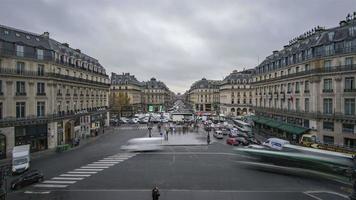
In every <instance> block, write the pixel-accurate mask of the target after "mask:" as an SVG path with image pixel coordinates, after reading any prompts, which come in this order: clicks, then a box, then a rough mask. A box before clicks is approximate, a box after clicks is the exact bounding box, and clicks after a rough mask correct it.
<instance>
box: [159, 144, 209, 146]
mask: <svg viewBox="0 0 356 200" xmlns="http://www.w3.org/2000/svg"><path fill="white" fill-rule="evenodd" d="M161 146H208V144H162V145H161Z"/></svg>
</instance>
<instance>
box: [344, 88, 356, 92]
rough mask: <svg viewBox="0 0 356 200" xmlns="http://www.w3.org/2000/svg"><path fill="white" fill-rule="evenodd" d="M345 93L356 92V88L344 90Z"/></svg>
mask: <svg viewBox="0 0 356 200" xmlns="http://www.w3.org/2000/svg"><path fill="white" fill-rule="evenodd" d="M344 92H356V88H347V89H344Z"/></svg>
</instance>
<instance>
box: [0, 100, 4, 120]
mask: <svg viewBox="0 0 356 200" xmlns="http://www.w3.org/2000/svg"><path fill="white" fill-rule="evenodd" d="M2 118H3V117H2V102H0V119H2Z"/></svg>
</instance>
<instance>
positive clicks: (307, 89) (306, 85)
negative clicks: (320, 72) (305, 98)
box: [304, 81, 309, 93]
mask: <svg viewBox="0 0 356 200" xmlns="http://www.w3.org/2000/svg"><path fill="white" fill-rule="evenodd" d="M304 92H305V93H308V92H309V81H305V82H304Z"/></svg>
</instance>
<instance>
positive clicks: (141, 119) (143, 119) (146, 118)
mask: <svg viewBox="0 0 356 200" xmlns="http://www.w3.org/2000/svg"><path fill="white" fill-rule="evenodd" d="M148 119H149V117H142V118H140V120H139V123H140V124H147V123H148Z"/></svg>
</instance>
